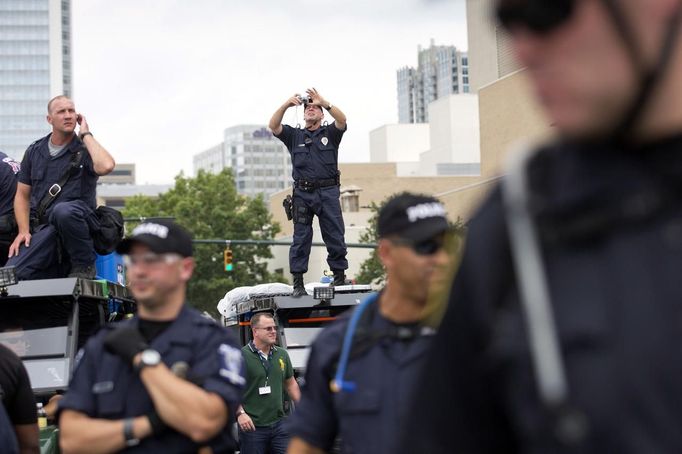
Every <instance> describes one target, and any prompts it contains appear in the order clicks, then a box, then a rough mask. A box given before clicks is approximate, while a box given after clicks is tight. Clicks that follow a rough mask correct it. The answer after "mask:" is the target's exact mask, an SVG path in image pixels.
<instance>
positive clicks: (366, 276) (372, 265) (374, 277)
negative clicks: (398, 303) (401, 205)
mask: <svg viewBox="0 0 682 454" xmlns="http://www.w3.org/2000/svg"><path fill="white" fill-rule="evenodd" d="M384 203H386V201H385V200H384V201H383V202H381V205H377V204H376V203H374V202H372V204H371V205H370V207H369V208H370V210H371V211H372V217H371V218H369V225H368V226H367V230H365V232H364V233H363V234H362V235H360V243H376V242H377V240H378V238H377V221H378V219H379V210H380V209H381V208H382V207H383V206H384ZM385 279H386V271H385V270H384V266H383V265H382V264H381V261H380V260H379V256H378V255H377V250H376V249H374V250H373V251H372V253H371V254H370V256H369V258H368V259H367V260H365V261H364V262H362V265H360V272H359V273H358V274H357V275H356V276H355V281H356V282H357V283H358V284H375V285H383V283H384V280H385Z"/></svg>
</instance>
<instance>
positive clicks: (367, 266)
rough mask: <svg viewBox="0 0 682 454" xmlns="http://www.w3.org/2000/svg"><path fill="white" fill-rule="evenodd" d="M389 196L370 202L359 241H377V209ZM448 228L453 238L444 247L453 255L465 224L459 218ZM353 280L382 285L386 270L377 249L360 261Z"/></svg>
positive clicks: (464, 231)
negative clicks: (370, 212)
mask: <svg viewBox="0 0 682 454" xmlns="http://www.w3.org/2000/svg"><path fill="white" fill-rule="evenodd" d="M389 199H390V197H388V198H386V199H384V200H383V201H382V202H381V204H379V205H377V204H376V203H374V202H372V204H371V205H370V207H369V208H370V210H371V211H372V217H371V218H369V225H368V226H367V230H366V231H365V232H364V233H363V234H362V235H360V243H376V242H378V241H379V238H378V236H377V222H378V220H379V211H381V209H382V208H383V206H384V205H385V204H386V202H387V201H388V200H389ZM450 228H451V229H452V232H453V239H454V240H455V241H454V242H453V244H449V243H448V245H447V247H446V249H448V248H452V249H454V250H452V251H450V252H452V253H453V255H456V254H457V253H459V250H458V249H459V248H460V247H461V244H462V241H463V239H464V236H465V235H466V224H465V223H464V221H463V220H462V219H460V218H457V220H456V221H455V222H454V223H450ZM355 280H356V281H357V282H358V284H374V285H379V286H382V285H384V283H385V281H386V270H384V266H383V265H382V264H381V260H379V256H378V254H377V250H376V249H374V250H373V251H372V254H371V255H370V256H369V258H368V259H367V260H365V261H364V262H362V265H360V272H359V273H358V274H357V275H356V276H355Z"/></svg>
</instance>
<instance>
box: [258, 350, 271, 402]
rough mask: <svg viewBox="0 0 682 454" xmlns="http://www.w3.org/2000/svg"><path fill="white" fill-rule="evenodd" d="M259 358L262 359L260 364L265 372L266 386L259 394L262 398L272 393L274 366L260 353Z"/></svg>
mask: <svg viewBox="0 0 682 454" xmlns="http://www.w3.org/2000/svg"><path fill="white" fill-rule="evenodd" d="M258 358H259V359H260V363H261V365H262V366H263V369H264V370H265V385H264V386H261V387H259V388H258V394H259V395H261V396H266V395H268V394H270V393H271V392H272V389H270V368H271V367H272V364H270V361H268V360H267V359H265V358H263V357H262V356H261V354H260V353H258Z"/></svg>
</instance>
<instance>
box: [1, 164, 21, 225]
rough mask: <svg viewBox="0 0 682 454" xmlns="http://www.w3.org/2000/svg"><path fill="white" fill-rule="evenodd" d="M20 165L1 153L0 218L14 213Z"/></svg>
mask: <svg viewBox="0 0 682 454" xmlns="http://www.w3.org/2000/svg"><path fill="white" fill-rule="evenodd" d="M18 172H19V163H18V162H17V161H15V160H14V159H12V158H10V157H9V156H7V155H6V154H5V153H3V152H2V151H0V216H5V215H7V214H11V213H13V212H14V195H15V194H16V192H17V176H16V175H17V173H18Z"/></svg>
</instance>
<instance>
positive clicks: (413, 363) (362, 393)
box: [287, 303, 433, 454]
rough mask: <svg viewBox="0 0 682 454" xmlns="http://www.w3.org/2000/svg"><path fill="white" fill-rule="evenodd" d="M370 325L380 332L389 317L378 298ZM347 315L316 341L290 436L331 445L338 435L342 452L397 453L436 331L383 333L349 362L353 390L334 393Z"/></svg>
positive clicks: (388, 322) (327, 329) (347, 373)
mask: <svg viewBox="0 0 682 454" xmlns="http://www.w3.org/2000/svg"><path fill="white" fill-rule="evenodd" d="M366 310H367V311H374V314H373V316H372V320H371V324H370V325H369V327H370V328H371V329H372V330H373V331H382V330H385V329H387V328H388V327H390V326H391V322H390V321H388V320H387V319H385V318H384V317H382V316H381V315H380V313H379V311H378V305H377V304H376V303H373V304H371V305H370V306H369V307H368V308H367V309H366ZM348 321H349V317H348V316H347V315H345V314H344V316H343V317H342V318H341V319H339V320H337V321H335V322H334V323H332V324H331V325H330V326H328V327H327V328H325V329H324V330H323V331H322V332H321V333H320V334H319V336H318V337H317V339H315V342H314V343H313V346H312V349H311V353H310V358H309V359H308V366H307V369H306V374H305V386H304V387H303V389H302V390H301V393H302V394H301V401H300V402H299V404H298V405H297V406H296V411H295V412H294V414H293V415H292V416H291V417H290V419H289V421H288V422H287V423H288V429H289V431H290V433H291V436H292V437H300V438H302V439H303V440H305V441H306V442H308V443H309V444H312V445H314V446H317V447H318V448H322V449H325V450H329V449H330V447H331V446H332V444H333V442H334V439H335V437H336V436H337V435H340V436H341V439H342V441H343V443H342V453H344V454H348V453H368V454H369V453H372V454H381V453H387V454H388V453H394V452H396V451H397V448H398V442H399V438H400V436H399V433H398V431H399V428H400V427H401V426H402V425H403V423H406V422H408V421H410V420H411V419H412V418H411V417H410V415H409V414H408V411H409V403H410V401H411V399H410V397H411V396H412V394H413V392H414V390H415V388H416V387H418V386H419V383H418V381H417V377H418V374H419V372H420V366H421V365H422V364H423V363H424V361H425V357H426V355H425V353H426V351H427V349H428V346H429V345H430V343H431V339H432V338H433V336H418V337H416V338H414V339H412V340H410V341H402V340H397V339H395V338H384V339H381V340H379V341H378V342H377V343H376V344H374V345H373V346H372V347H371V348H370V349H369V350H368V351H366V352H365V353H363V354H361V355H360V356H358V357H353V356H352V355H351V359H350V361H349V363H348V368H347V369H346V375H345V377H344V379H345V380H349V381H352V382H355V385H356V389H355V391H353V392H340V393H333V392H332V391H331V390H330V388H329V383H330V381H331V380H332V379H333V378H334V375H335V374H336V368H337V362H338V359H339V355H340V352H341V344H342V342H343V338H344V335H345V333H346V327H347V326H348Z"/></svg>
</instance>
